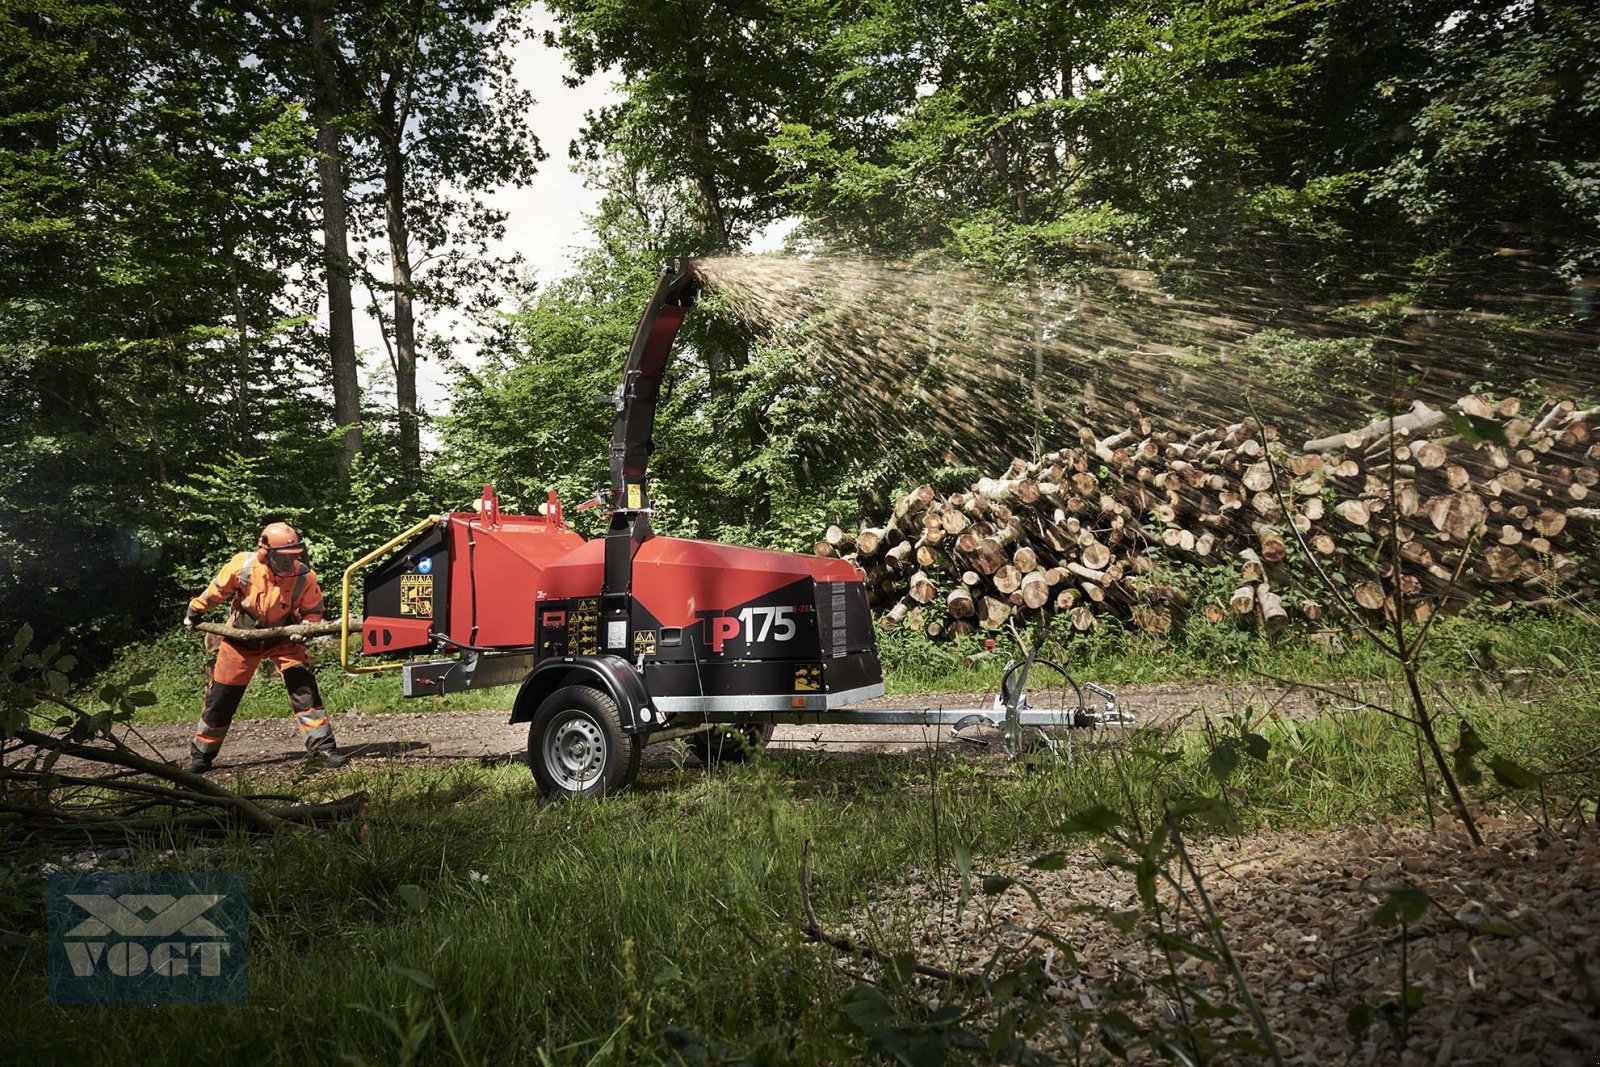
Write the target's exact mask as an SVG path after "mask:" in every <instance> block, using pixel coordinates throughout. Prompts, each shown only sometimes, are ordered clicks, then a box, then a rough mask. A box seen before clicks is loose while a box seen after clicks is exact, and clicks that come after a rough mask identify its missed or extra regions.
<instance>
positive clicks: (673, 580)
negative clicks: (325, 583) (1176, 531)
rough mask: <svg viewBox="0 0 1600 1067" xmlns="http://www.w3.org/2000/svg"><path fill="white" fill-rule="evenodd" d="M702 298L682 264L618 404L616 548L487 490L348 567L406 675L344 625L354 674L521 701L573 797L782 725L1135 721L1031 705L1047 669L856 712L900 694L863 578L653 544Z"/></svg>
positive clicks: (638, 345)
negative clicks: (932, 703) (908, 704)
mask: <svg viewBox="0 0 1600 1067" xmlns="http://www.w3.org/2000/svg"><path fill="white" fill-rule="evenodd" d="M699 292H700V281H699V279H698V277H697V276H696V274H695V271H694V267H693V264H692V262H691V263H672V264H669V265H668V266H667V267H666V268H665V269H664V270H663V272H662V276H661V280H660V283H659V284H658V285H657V286H656V290H655V294H654V295H653V296H652V298H651V300H650V304H649V306H648V307H647V308H646V309H645V313H644V317H643V318H642V319H641V320H640V322H639V327H638V329H637V330H636V331H635V333H634V337H633V343H632V345H631V346H630V348H629V351H628V358H627V364H626V367H625V369H624V371H623V375H622V381H621V383H620V384H619V385H618V386H617V390H616V393H615V395H614V396H612V397H611V398H609V400H610V402H611V403H612V404H614V405H615V407H616V412H617V414H616V423H615V428H614V430H613V433H612V440H611V486H610V490H609V493H608V494H605V499H604V503H605V505H606V507H608V509H609V511H610V526H609V529H608V530H607V532H606V534H605V536H604V537H600V538H596V539H595V540H592V541H585V540H584V539H583V538H582V537H581V536H579V535H578V534H577V533H576V532H574V531H573V530H572V529H571V528H569V527H568V526H567V525H566V523H565V522H564V521H563V516H562V508H561V504H560V502H559V500H557V498H556V496H555V494H554V493H551V494H550V498H549V500H548V502H547V503H546V504H545V505H544V507H543V508H542V512H543V513H542V514H538V515H511V514H505V513H502V512H501V511H500V508H499V502H498V500H497V499H496V497H495V495H494V491H493V489H492V488H490V487H488V486H486V487H485V488H484V491H483V497H482V499H481V500H480V501H479V502H478V505H477V509H476V510H473V511H457V512H449V513H446V514H442V515H435V516H430V517H429V518H427V519H425V520H423V521H422V522H420V523H418V524H417V525H416V526H413V527H412V528H411V529H409V530H407V531H405V532H404V533H402V534H400V535H399V536H398V537H395V538H394V539H393V540H391V541H389V542H388V543H386V544H384V545H382V546H381V547H379V548H378V549H376V550H374V551H373V552H371V553H368V554H367V555H366V556H364V557H363V558H361V559H359V560H357V561H356V562H355V563H354V564H353V565H352V566H351V567H350V568H349V569H348V570H347V571H345V574H344V583H343V594H344V596H343V599H344V602H345V603H346V604H348V603H349V601H350V588H351V582H352V579H353V578H354V576H355V575H356V574H357V573H358V572H360V571H362V570H366V569H367V568H369V567H370V568H371V569H370V570H367V573H366V575H365V577H364V579H363V591H364V597H363V612H364V614H363V618H362V620H361V623H360V629H359V636H360V653H359V654H360V655H361V656H362V657H366V658H373V657H376V658H381V659H388V660H389V661H390V662H385V663H379V664H366V665H357V664H355V663H354V662H353V661H352V659H353V654H354V653H355V650H354V647H353V642H352V640H351V639H352V637H353V636H355V634H354V633H353V631H352V629H351V624H350V620H349V616H348V614H347V615H346V616H345V623H344V629H343V632H342V634H341V638H340V655H341V662H342V663H343V665H344V668H345V670H347V671H351V672H358V673H361V672H370V671H379V670H399V671H400V672H401V676H402V681H403V691H404V693H405V695H406V696H408V697H409V696H427V695H432V694H437V693H452V692H461V691H464V690H469V689H482V688H487V687H490V686H503V685H518V686H520V688H519V690H518V692H517V695H516V700H515V702H514V704H513V705H512V711H511V722H513V723H522V722H526V723H528V724H529V725H528V762H529V764H530V765H531V766H532V768H533V774H534V776H535V778H536V779H537V780H538V783H539V786H540V788H541V789H543V790H544V791H545V792H546V793H547V794H551V795H558V796H563V795H564V796H573V795H576V794H578V793H595V794H603V793H607V792H612V791H615V790H618V789H621V788H623V787H625V786H626V785H627V784H628V783H629V782H630V781H632V780H633V777H634V775H635V774H636V773H637V771H638V767H639V754H640V751H641V750H642V749H643V748H644V746H645V745H646V744H648V743H650V742H652V741H658V740H666V739H667V738H669V737H674V736H687V737H688V739H689V743H690V745H691V747H692V748H694V749H695V751H696V752H697V753H698V754H699V755H700V756H701V758H702V759H703V760H706V761H707V762H710V761H713V760H717V759H724V760H737V759H741V758H744V757H746V756H748V755H749V754H751V753H753V752H755V751H756V750H758V749H759V748H760V747H761V746H763V745H764V744H765V743H766V741H767V740H768V739H769V738H770V737H771V735H772V729H773V726H774V725H775V724H777V723H795V722H845V723H896V724H924V725H939V724H942V725H949V726H952V727H955V728H957V729H964V728H966V727H967V726H969V725H975V724H980V723H987V724H994V725H1002V726H1003V727H1005V728H1006V729H1007V731H1008V733H1007V735H1006V736H1007V737H1008V738H1013V739H1014V738H1015V737H1016V736H1017V731H1018V730H1019V729H1020V727H1021V726H1023V725H1030V724H1031V725H1041V726H1042V725H1048V724H1055V725H1090V724H1093V723H1099V722H1103V721H1107V720H1108V719H1115V720H1117V721H1121V719H1122V713H1121V712H1119V711H1118V709H1117V708H1116V705H1115V700H1114V698H1111V697H1110V694H1107V693H1104V691H1103V690H1100V689H1098V687H1087V688H1090V689H1092V690H1093V691H1094V692H1096V693H1100V694H1101V695H1102V696H1103V697H1105V699H1106V701H1107V704H1106V706H1104V707H1102V708H1099V709H1096V710H1093V711H1091V710H1090V709H1088V708H1087V707H1086V705H1085V701H1084V697H1083V691H1082V690H1081V689H1079V690H1077V695H1078V699H1077V702H1076V705H1075V706H1074V707H1073V708H1071V709H1070V710H1067V711H1065V712H1062V711H1056V712H1039V711H1035V710H1034V709H1032V708H1030V707H1029V706H1028V703H1027V700H1026V699H1025V697H1023V696H1022V687H1023V685H1024V684H1025V682H1026V679H1027V674H1028V669H1029V667H1031V666H1032V664H1033V659H1032V657H1029V658H1027V659H1024V660H1022V661H1021V662H1020V663H1018V664H1017V666H1018V667H1019V668H1020V670H1014V671H1009V672H1008V675H1007V684H1006V685H1005V686H1003V687H1002V693H1001V696H1000V697H999V698H997V699H996V701H995V703H994V705H993V706H992V707H989V708H984V709H943V710H938V711H934V710H927V709H924V710H898V709H846V705H849V704H852V703H854V702H857V701H861V700H864V699H867V698H870V697H876V696H881V695H882V694H883V689H884V687H883V669H882V666H881V664H880V662H879V659H878V651H877V646H876V643H875V640H874V634H873V627H872V616H871V614H870V612H869V611H868V607H867V594H866V586H865V584H864V582H865V575H864V574H863V572H862V571H861V569H860V568H858V567H856V566H855V565H854V564H853V563H850V562H847V561H844V560H839V559H824V558H820V557H816V556H806V555H798V554H794V553H788V552H772V551H765V550H761V549H753V548H744V547H739V546H734V545H724V544H717V543H713V542H708V541H697V540H689V539H685V538H677V537H662V536H658V535H656V534H654V533H653V532H652V531H651V528H650V516H651V514H652V511H653V509H652V507H651V498H650V483H649V478H648V476H647V466H648V462H649V458H650V453H651V451H652V448H653V442H652V433H653V430H654V426H655V414H656V405H657V402H658V400H659V398H660V395H661V386H662V381H663V377H664V373H665V370H666V366H667V361H668V359H669V357H670V355H671V352H672V344H673V340H674V338H675V337H676V336H677V332H678V327H679V325H680V324H681V323H682V322H683V318H684V316H685V315H686V314H687V313H688V311H689V309H690V308H691V307H693V306H694V302H695V299H696V298H697V296H698V295H699ZM374 564H376V565H375V566H373V565H374ZM396 657H400V658H401V659H399V660H398V661H396ZM1063 676H1064V677H1065V675H1064V673H1063ZM1069 681H1070V679H1069ZM1076 688H1077V687H1076V685H1075V684H1074V689H1076Z"/></svg>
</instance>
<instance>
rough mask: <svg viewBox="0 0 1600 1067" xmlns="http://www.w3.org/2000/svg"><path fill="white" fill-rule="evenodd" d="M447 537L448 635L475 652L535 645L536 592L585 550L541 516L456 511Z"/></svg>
mask: <svg viewBox="0 0 1600 1067" xmlns="http://www.w3.org/2000/svg"><path fill="white" fill-rule="evenodd" d="M496 519H497V520H498V521H495V520H496ZM449 536H450V614H449V616H448V617H449V621H450V631H449V634H448V636H449V637H450V639H451V640H452V641H455V642H458V643H460V644H463V645H470V646H472V647H475V648H507V647H516V646H522V645H531V644H533V639H534V634H533V616H534V607H535V603H534V593H535V592H536V591H537V590H538V589H539V588H541V587H542V586H543V585H544V584H545V582H544V578H543V575H544V573H545V570H546V568H547V567H549V566H550V564H552V563H553V562H555V561H556V560H558V559H561V558H562V557H564V556H567V555H570V554H571V553H572V552H573V550H574V549H580V548H582V547H586V546H584V541H583V538H582V537H579V536H578V535H577V534H576V533H574V532H573V531H572V530H570V529H568V528H567V527H566V526H563V525H561V524H560V522H559V521H555V522H552V521H549V520H547V519H545V518H544V517H542V516H538V515H496V516H493V517H491V516H487V515H480V514H478V513H477V512H472V511H458V512H453V513H452V514H451V515H450V534H449ZM595 544H596V545H598V544H599V542H595Z"/></svg>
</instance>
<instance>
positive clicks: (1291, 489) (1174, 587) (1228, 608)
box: [814, 395, 1600, 637]
mask: <svg viewBox="0 0 1600 1067" xmlns="http://www.w3.org/2000/svg"><path fill="white" fill-rule="evenodd" d="M1392 428H1393V433H1392V434H1391V422H1390V420H1388V419H1383V420H1379V421H1377V422H1374V423H1372V424H1371V425H1368V426H1366V427H1364V428H1362V429H1359V430H1355V431H1353V432H1349V433H1342V434H1337V435H1334V436H1332V437H1327V438H1322V439H1320V440H1315V441H1307V442H1305V444H1304V445H1303V446H1302V448H1300V449H1299V450H1291V449H1289V448H1288V447H1287V446H1286V445H1285V444H1284V443H1283V442H1281V441H1279V440H1278V435H1277V434H1276V433H1275V432H1274V430H1273V429H1272V428H1271V427H1266V428H1264V429H1263V428H1262V427H1260V426H1258V425H1256V424H1255V423H1254V422H1253V420H1249V419H1246V420H1245V421H1243V422H1240V423H1234V424H1232V425H1228V426H1222V427H1216V428H1211V429H1206V430H1201V431H1199V432H1197V433H1193V434H1187V435H1185V434H1179V433H1176V432H1173V431H1171V430H1168V429H1164V428H1159V427H1156V426H1153V425H1152V424H1151V422H1150V420H1148V419H1146V418H1142V417H1140V416H1139V415H1138V414H1137V413H1136V412H1131V411H1130V412H1129V421H1128V424H1127V426H1126V428H1122V429H1119V430H1118V431H1117V432H1115V433H1112V434H1110V435H1109V436H1105V437H1099V436H1097V435H1096V434H1094V433H1093V432H1091V431H1089V430H1087V429H1086V430H1083V431H1080V433H1079V438H1080V439H1079V441H1078V442H1077V443H1076V444H1075V445H1073V446H1071V447H1067V448H1062V449H1060V450H1058V451H1055V452H1050V453H1048V454H1046V455H1043V456H1041V457H1040V458H1038V459H1037V460H1032V461H1029V460H1022V459H1017V460H1014V461H1013V462H1012V464H1011V466H1010V468H1009V469H1008V470H1006V471H1005V472H1003V473H1002V474H1001V475H999V476H998V477H985V478H981V479H979V480H978V481H977V482H974V483H973V484H972V485H971V486H970V487H969V488H968V490H967V491H965V492H959V493H952V494H949V495H948V496H941V495H939V494H938V493H936V492H935V491H934V490H933V488H932V487H930V486H927V485H923V486H919V487H918V488H917V489H915V490H913V491H912V492H911V493H909V494H907V495H906V496H905V497H904V498H902V499H901V500H899V501H897V502H896V503H895V505H894V508H893V510H892V511H891V513H890V514H889V515H888V516H886V517H885V518H884V521H883V523H882V525H876V526H866V527H864V528H862V529H860V530H858V531H855V532H849V531H846V530H843V529H841V528H840V527H837V526H832V527H829V528H828V530H827V532H826V534H825V535H824V537H823V538H822V540H820V541H818V542H817V543H816V545H815V547H814V551H815V552H816V553H817V554H818V555H824V556H842V557H844V558H845V559H849V560H853V561H854V562H856V563H857V564H858V565H859V566H860V567H862V568H863V569H864V570H865V571H866V574H867V581H868V586H869V591H870V596H871V598H872V601H873V603H874V606H875V607H876V608H878V609H879V610H880V613H881V616H880V617H881V624H882V625H883V627H884V628H885V629H886V630H894V629H899V628H901V627H904V626H910V625H915V626H917V627H920V628H922V629H923V630H925V631H926V632H927V633H928V635H929V636H933V637H939V636H948V635H956V634H963V633H971V632H973V631H974V630H976V629H984V630H997V629H1001V628H1003V627H1005V626H1006V625H1007V623H1009V622H1010V621H1011V620H1013V619H1015V620H1018V621H1019V622H1021V621H1030V620H1032V619H1034V618H1038V617H1040V616H1044V615H1052V614H1064V615H1066V616H1068V617H1070V619H1071V623H1072V626H1073V627H1074V628H1076V629H1078V630H1089V629H1091V628H1093V627H1095V626H1096V625H1098V624H1099V623H1100V622H1101V621H1102V620H1104V619H1105V618H1106V617H1108V616H1115V617H1116V618H1118V619H1121V620H1123V621H1125V622H1128V623H1131V624H1132V625H1135V626H1137V627H1139V628H1141V629H1144V630H1148V631H1151V632H1155V633H1165V632H1166V631H1167V630H1168V629H1170V627H1171V626H1172V625H1173V623H1174V621H1176V620H1178V619H1180V618H1182V617H1183V616H1184V615H1185V614H1187V613H1190V612H1199V613H1202V614H1203V615H1204V617H1205V618H1206V619H1207V620H1208V621H1209V622H1212V623H1221V622H1224V621H1225V620H1227V619H1228V618H1230V617H1231V618H1233V619H1235V620H1236V621H1237V622H1239V623H1242V624H1247V625H1260V626H1265V627H1276V626H1279V625H1281V624H1283V623H1285V622H1286V621H1288V619H1289V618H1290V614H1291V609H1292V611H1293V612H1294V613H1296V614H1298V615H1299V616H1300V617H1302V618H1303V619H1304V620H1306V621H1307V622H1310V623H1318V622H1320V621H1321V620H1322V619H1323V617H1324V614H1325V613H1328V612H1333V611H1338V610H1340V608H1341V602H1342V603H1343V604H1344V605H1348V607H1349V610H1351V611H1357V612H1368V613H1371V616H1372V618H1373V619H1374V620H1376V619H1379V618H1382V617H1383V616H1384V615H1385V613H1391V614H1392V613H1393V612H1396V611H1398V610H1400V609H1401V606H1402V605H1403V606H1404V610H1405V611H1406V614H1407V615H1408V616H1409V617H1411V618H1413V619H1417V618H1423V617H1426V615H1427V614H1428V613H1430V612H1432V611H1435V610H1439V609H1440V608H1442V607H1443V608H1452V607H1457V606H1459V605H1461V604H1463V603H1466V602H1470V601H1472V600H1474V599H1477V598H1480V596H1482V595H1487V598H1488V599H1489V600H1491V601H1492V602H1493V603H1496V604H1501V605H1503V604H1508V603H1512V602H1517V601H1522V602H1532V603H1535V604H1544V605H1550V604H1553V603H1555V602H1557V601H1559V600H1566V601H1568V602H1571V601H1580V602H1581V601H1582V600H1584V599H1587V598H1589V597H1592V596H1593V595H1594V594H1595V591H1596V587H1597V586H1600V561H1597V554H1596V545H1597V538H1596V534H1597V532H1600V485H1597V484H1596V483H1597V482H1600V408H1591V409H1579V408H1577V406H1576V405H1574V404H1573V403H1572V402H1571V401H1562V402H1560V403H1553V404H1550V405H1549V406H1547V407H1546V408H1545V409H1544V410H1541V411H1539V412H1538V413H1536V414H1534V415H1532V416H1524V415H1523V413H1522V410H1521V405H1520V404H1519V402H1518V401H1517V400H1516V398H1506V399H1504V400H1500V401H1496V400H1494V399H1493V398H1491V397H1487V396H1482V395H1472V396H1466V397H1462V398H1461V399H1460V400H1459V401H1457V402H1456V404H1454V405H1452V406H1450V407H1449V408H1444V409H1435V408H1432V407H1429V406H1428V405H1426V404H1423V403H1421V402H1418V403H1416V404H1415V405H1414V406H1413V407H1412V409H1411V410H1410V411H1408V412H1406V413H1404V414H1402V415H1399V416H1397V417H1396V418H1395V419H1394V420H1393V423H1392ZM1469 438H1471V440H1469ZM1497 440H1500V441H1503V443H1496V442H1497ZM1391 528H1393V529H1394V530H1396V531H1397V536H1398V541H1399V546H1398V550H1399V557H1400V560H1399V567H1398V568H1396V567H1395V566H1394V556H1393V550H1394V547H1395V546H1394V538H1392V537H1391V536H1390V531H1391ZM1313 559H1314V560H1315V561H1316V563H1318V564H1320V565H1321V567H1322V569H1323V570H1324V571H1325V572H1326V573H1327V574H1329V575H1331V576H1332V577H1333V578H1334V580H1335V582H1336V583H1337V584H1338V585H1339V587H1340V588H1341V590H1342V591H1343V596H1341V597H1338V598H1329V597H1325V596H1323V595H1322V594H1321V593H1320V592H1319V591H1318V583H1317V582H1315V581H1311V580H1310V579H1311V577H1312V573H1313V570H1314V567H1313V565H1312V563H1311V560H1313ZM1213 569H1214V570H1213ZM1230 571H1231V573H1232V575H1233V576H1234V581H1232V582H1229V583H1228V587H1229V588H1232V589H1233V592H1232V594H1231V595H1230V596H1227V597H1226V598H1223V597H1221V596H1214V597H1210V598H1207V597H1205V596H1202V595H1200V590H1201V589H1203V588H1211V589H1215V588H1216V586H1217V583H1218V582H1219V581H1224V580H1226V579H1225V577H1224V576H1226V575H1228V574H1229V573H1230ZM1208 572H1210V573H1214V574H1215V575H1216V576H1217V578H1216V580H1215V581H1205V580H1204V577H1205V575H1206V574H1207V573H1208ZM1235 582H1236V584H1234V583H1235ZM1329 600H1332V601H1333V602H1326V601H1329Z"/></svg>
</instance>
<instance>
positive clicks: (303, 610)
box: [189, 552, 322, 630]
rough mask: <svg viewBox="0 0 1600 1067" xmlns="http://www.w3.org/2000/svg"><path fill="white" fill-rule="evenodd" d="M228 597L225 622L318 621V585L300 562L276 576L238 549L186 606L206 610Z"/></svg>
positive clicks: (240, 624) (262, 624)
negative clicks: (284, 573) (231, 608)
mask: <svg viewBox="0 0 1600 1067" xmlns="http://www.w3.org/2000/svg"><path fill="white" fill-rule="evenodd" d="M229 599H231V600H232V601H233V610H232V612H231V613H230V614H229V615H228V625H229V626H238V627H241V628H243V629H246V630H253V629H260V628H263V627H267V626H288V625H291V624H293V623H298V622H321V621H322V587H321V586H320V585H318V584H317V573H316V571H313V570H312V569H311V568H310V567H307V566H306V565H305V564H304V563H296V564H295V572H294V573H293V574H288V575H283V576H281V577H280V576H279V575H276V574H273V573H272V568H271V567H269V566H267V565H266V564H265V563H263V562H262V561H261V560H259V559H257V558H256V554H255V553H254V552H241V553H239V554H238V555H237V556H234V557H233V558H232V559H230V560H229V561H228V562H227V563H225V564H223V566H222V570H220V571H218V572H217V576H216V577H215V578H213V579H211V584H210V585H208V586H206V591H205V592H203V593H201V594H200V595H199V596H197V597H195V598H194V599H193V600H191V601H189V608H190V610H192V611H195V612H207V611H210V610H211V609H212V608H214V607H216V606H217V605H218V604H220V603H222V602H223V601H224V600H229Z"/></svg>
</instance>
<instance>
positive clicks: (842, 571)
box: [452, 537, 864, 626]
mask: <svg viewBox="0 0 1600 1067" xmlns="http://www.w3.org/2000/svg"><path fill="white" fill-rule="evenodd" d="M604 578H605V539H604V538H596V539H595V540H593V541H590V542H588V543H587V544H584V545H583V546H582V547H581V548H577V549H575V550H574V551H572V552H570V553H568V554H567V555H566V556H564V557H562V558H561V559H559V560H557V561H555V562H553V563H551V564H550V565H549V566H548V567H547V568H545V571H544V579H543V581H542V582H540V583H539V586H538V589H539V599H540V600H564V599H568V598H572V597H593V596H599V595H600V586H601V584H602V583H603V582H604ZM802 578H813V579H815V580H816V581H819V582H859V581H862V580H863V579H864V575H863V574H862V572H861V570H860V568H858V567H856V566H855V564H853V563H848V562H846V561H844V560H842V559H824V558H822V557H820V556H802V555H798V554H796V553H793V552H772V551H768V550H765V549H759V548H742V547H740V546H738V545H724V544H719V543H717V542H715V541H691V540H688V539H686V538H679V537H652V538H650V539H649V540H648V541H646V542H645V543H644V544H642V545H640V546H639V551H638V553H637V554H636V555H635V556H634V557H633V595H634V598H635V599H636V600H638V601H639V604H640V605H641V606H642V607H644V608H645V610H647V611H649V612H650V614H651V615H653V616H655V617H656V619H657V620H659V621H660V623H661V625H663V626H692V625H693V624H694V622H695V619H696V618H697V616H696V614H695V613H696V612H704V611H715V610H721V609H727V608H733V607H736V606H738V605H740V604H744V603H747V602H748V601H751V600H753V599H755V598H756V597H759V596H765V595H766V594H767V593H770V592H773V591H774V590H777V589H781V588H782V587H784V586H786V585H789V584H790V583H792V582H796V581H799V580H800V579H802ZM479 580H480V583H481V581H482V578H481V576H480V579H479ZM452 603H453V601H452ZM452 617H454V615H453V614H452ZM530 619H531V615H530Z"/></svg>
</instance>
